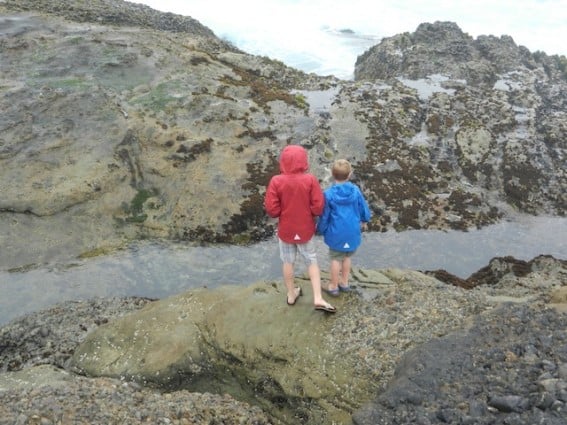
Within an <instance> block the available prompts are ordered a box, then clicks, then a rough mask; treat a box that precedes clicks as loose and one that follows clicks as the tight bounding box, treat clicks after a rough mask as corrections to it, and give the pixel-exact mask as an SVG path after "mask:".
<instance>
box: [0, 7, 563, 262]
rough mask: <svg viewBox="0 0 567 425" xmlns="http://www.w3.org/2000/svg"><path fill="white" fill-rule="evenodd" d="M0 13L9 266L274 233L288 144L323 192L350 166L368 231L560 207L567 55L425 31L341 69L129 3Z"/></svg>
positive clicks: (553, 211)
mask: <svg viewBox="0 0 567 425" xmlns="http://www.w3.org/2000/svg"><path fill="white" fill-rule="evenodd" d="M195 18H198V17H195ZM0 19H2V23H3V28H4V29H3V32H2V34H1V38H0V43H1V46H2V49H1V50H0V72H1V75H2V79H1V86H0V87H1V91H0V109H1V110H2V111H3V113H2V115H1V116H0V130H1V132H0V134H1V135H0V190H1V191H2V193H3V196H2V198H1V199H0V229H1V230H2V232H0V238H2V239H0V243H1V244H2V246H7V247H9V249H7V250H5V251H4V255H2V257H1V258H0V267H1V268H2V269H3V270H10V269H16V270H18V269H22V268H24V269H25V268H29V267H34V266H35V265H38V264H42V263H47V262H53V261H59V260H62V259H63V258H64V259H65V260H68V259H70V258H71V259H72V258H74V257H76V256H96V255H99V254H100V253H106V252H111V251H112V250H114V249H117V248H120V247H121V246H124V244H125V243H127V242H128V241H131V240H133V239H139V238H167V239H174V240H180V239H181V240H191V241H203V242H228V243H238V244H245V243H249V242H253V241H259V240H263V239H265V238H268V237H271V236H272V235H273V232H274V223H273V221H270V220H268V219H267V217H266V215H265V214H264V211H263V207H262V199H263V194H264V190H265V187H266V184H267V182H268V181H269V178H270V177H271V176H272V175H273V174H274V173H277V172H278V170H277V157H278V154H279V152H280V151H281V149H282V148H283V147H284V146H285V145H286V144H288V143H298V144H302V145H304V146H306V147H307V148H308V149H309V156H310V158H309V159H310V163H311V171H312V172H313V173H314V174H315V175H316V176H317V177H318V178H319V180H320V181H321V184H322V186H324V187H326V186H327V185H329V184H330V172H329V167H330V164H331V163H332V162H333V160H334V159H336V158H339V157H345V158H348V159H349V160H350V161H351V162H352V163H353V165H354V170H355V177H354V179H353V180H354V182H355V183H357V184H358V185H359V186H360V187H361V188H362V189H363V191H364V194H365V195H366V197H367V199H368V200H369V203H370V206H371V208H372V211H373V218H372V220H371V223H370V225H369V228H370V230H371V231H387V230H392V229H397V230H405V229H459V230H466V229H468V228H471V227H480V226H485V225H488V224H491V223H495V222H497V221H499V220H501V219H503V218H506V217H507V216H508V215H509V214H510V213H511V212H515V211H518V210H519V211H522V212H527V213H530V214H543V213H545V214H549V215H564V213H565V210H566V205H567V200H566V198H565V196H566V195H565V194H566V193H567V188H566V187H565V184H566V183H565V182H566V181H567V178H566V176H565V172H566V171H565V169H566V167H565V164H564V158H565V149H566V147H565V140H567V133H566V131H567V127H566V126H565V122H567V120H566V115H565V96H566V95H565V93H566V84H567V83H566V81H565V77H564V75H563V73H562V69H564V62H563V61H564V58H563V59H562V58H561V57H554V56H550V57H548V56H546V55H545V54H544V53H542V52H535V53H531V52H528V51H527V50H526V49H525V48H522V47H518V46H516V45H515V44H514V42H513V40H511V39H510V38H509V37H500V38H497V37H493V36H486V37H479V39H477V40H473V39H472V38H471V37H469V36H467V35H466V34H464V33H462V31H461V30H460V29H459V28H458V26H456V24H452V23H435V24H423V25H420V26H419V27H418V28H417V30H416V31H415V32H414V33H412V34H402V35H399V36H395V37H392V38H390V39H385V40H383V41H382V42H381V43H380V44H379V45H377V46H376V47H375V48H373V49H371V50H369V51H368V52H367V53H366V54H365V55H363V56H362V57H361V58H359V61H358V62H359V63H358V64H357V81H341V80H338V79H336V78H334V77H319V76H316V75H313V74H311V75H306V74H305V73H302V72H300V71H298V70H294V69H292V68H289V67H286V66H285V65H284V64H282V63H281V62H278V61H274V60H271V59H269V58H266V57H258V56H252V55H249V54H246V53H245V52H241V51H238V49H235V48H234V47H232V46H230V45H227V43H225V42H223V41H222V40H220V39H219V38H217V37H216V36H215V35H214V34H212V32H210V31H209V30H208V29H206V28H204V27H203V26H202V25H201V24H199V23H198V21H196V20H195V19H193V18H189V17H186V18H184V17H181V16H177V15H173V14H163V13H159V12H156V11H152V10H151V9H150V8H147V7H143V6H140V5H136V4H134V3H128V2H122V1H113V2H110V1H102V0H97V1H91V2H74V1H66V2H51V1H43V0H42V1H40V0H17V1H16V0H5V1H4V2H2V3H0ZM436 49H437V50H436ZM398 53H400V54H401V56H399V55H398ZM384 55H386V56H388V55H390V56H392V57H395V58H398V56H399V58H402V59H403V60H402V62H401V63H400V64H398V65H395V64H391V63H390V62H388V61H383V60H381V59H380V58H382V57H383V56H384ZM396 55H398V56H396ZM430 55H437V56H438V60H436V61H431V60H423V59H424V58H427V57H429V56H430ZM390 56H388V57H390ZM437 56H435V57H437ZM376 58H379V59H380V60H377V59H376ZM410 64H412V65H411V66H410ZM433 64H435V67H434V68H431V67H432V66H433ZM381 67H382V68H383V67H387V68H386V69H382V68H381ZM321 99H324V100H321Z"/></svg>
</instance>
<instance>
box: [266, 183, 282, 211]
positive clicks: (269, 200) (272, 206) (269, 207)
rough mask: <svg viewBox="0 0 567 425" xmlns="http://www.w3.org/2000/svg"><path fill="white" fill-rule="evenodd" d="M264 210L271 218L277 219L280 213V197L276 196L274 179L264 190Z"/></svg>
mask: <svg viewBox="0 0 567 425" xmlns="http://www.w3.org/2000/svg"><path fill="white" fill-rule="evenodd" d="M264 208H265V210H266V213H267V214H268V215H269V216H270V217H272V218H276V217H279V216H280V214H281V212H282V209H281V202H280V197H279V196H278V192H277V189H276V182H275V180H274V178H272V179H271V180H270V183H269V184H268V188H267V189H266V196H265V197H264Z"/></svg>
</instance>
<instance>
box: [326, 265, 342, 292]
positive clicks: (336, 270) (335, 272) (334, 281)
mask: <svg viewBox="0 0 567 425" xmlns="http://www.w3.org/2000/svg"><path fill="white" fill-rule="evenodd" d="M340 271H341V263H340V261H338V260H331V282H330V283H329V287H328V289H329V290H332V291H334V290H335V289H337V288H338V285H339V283H340V282H339V274H340Z"/></svg>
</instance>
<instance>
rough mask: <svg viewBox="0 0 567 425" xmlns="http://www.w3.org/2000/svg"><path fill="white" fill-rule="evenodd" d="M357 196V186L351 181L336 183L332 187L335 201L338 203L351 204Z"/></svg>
mask: <svg viewBox="0 0 567 425" xmlns="http://www.w3.org/2000/svg"><path fill="white" fill-rule="evenodd" d="M356 196H357V188H356V186H355V185H354V184H352V183H351V182H345V183H335V184H334V185H333V187H332V197H333V201H335V202H336V203H337V204H351V203H352V202H354V200H355V198H356Z"/></svg>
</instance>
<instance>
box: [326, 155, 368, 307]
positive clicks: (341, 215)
mask: <svg viewBox="0 0 567 425" xmlns="http://www.w3.org/2000/svg"><path fill="white" fill-rule="evenodd" d="M332 174H333V179H334V180H335V184H333V186H331V187H330V188H329V189H327V190H326V191H325V208H324V209H323V215H321V218H320V219H319V223H318V224H317V231H318V232H319V233H320V234H322V235H323V237H324V241H325V243H326V244H327V246H328V247H329V256H330V259H331V270H330V274H331V281H330V283H329V286H328V287H327V289H326V291H327V293H329V294H331V295H335V296H337V295H339V293H340V292H341V291H349V290H350V287H349V284H348V279H349V274H350V269H351V257H352V255H353V254H354V253H355V252H356V249H357V248H358V247H359V246H360V243H361V240H362V229H363V228H366V223H368V222H369V221H370V210H369V208H368V204H367V203H366V200H365V199H364V196H363V195H362V192H361V191H360V189H359V188H358V186H356V185H355V184H353V183H351V182H350V181H349V179H350V176H351V175H352V167H351V165H350V162H348V161H347V160H346V159H339V160H337V161H335V163H334V164H333V168H332ZM339 275H340V276H339ZM339 277H340V279H339Z"/></svg>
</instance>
